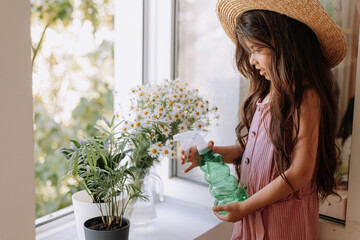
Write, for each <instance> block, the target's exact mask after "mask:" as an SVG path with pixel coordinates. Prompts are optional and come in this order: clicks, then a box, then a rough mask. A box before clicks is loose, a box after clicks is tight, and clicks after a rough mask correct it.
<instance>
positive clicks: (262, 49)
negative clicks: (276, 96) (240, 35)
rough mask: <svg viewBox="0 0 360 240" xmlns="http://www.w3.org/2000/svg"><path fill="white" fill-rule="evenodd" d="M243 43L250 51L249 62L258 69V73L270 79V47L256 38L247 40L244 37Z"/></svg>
mask: <svg viewBox="0 0 360 240" xmlns="http://www.w3.org/2000/svg"><path fill="white" fill-rule="evenodd" d="M244 43H245V45H246V46H247V49H249V51H250V52H249V55H250V59H249V62H250V64H251V65H253V66H254V67H255V68H256V69H257V70H259V73H260V75H262V76H264V77H265V78H266V79H267V80H269V81H271V74H270V62H271V49H270V48H268V47H266V46H265V45H264V44H263V43H261V42H259V41H257V40H252V41H249V40H248V39H244Z"/></svg>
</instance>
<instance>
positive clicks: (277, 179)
mask: <svg viewBox="0 0 360 240" xmlns="http://www.w3.org/2000/svg"><path fill="white" fill-rule="evenodd" d="M217 14H218V17H219V20H220V22H221V24H222V27H223V28H224V30H225V32H226V33H227V35H228V36H229V37H230V38H231V39H232V40H233V42H234V43H235V45H236V54H235V59H236V65H237V68H238V70H239V71H240V73H241V74H243V75H244V76H245V77H247V78H248V79H249V80H250V89H249V92H248V94H247V96H246V98H245V100H244V101H243V103H242V107H241V109H240V112H241V121H240V123H239V124H238V126H237V127H236V134H237V138H238V142H239V143H238V144H236V145H234V146H226V147H219V146H214V143H213V142H210V143H209V147H211V148H212V150H213V152H215V153H219V154H221V155H222V156H223V158H224V161H225V162H226V163H234V164H235V166H236V169H237V173H238V175H239V185H240V186H242V187H244V188H245V189H246V191H247V194H248V197H249V198H248V199H247V200H245V201H243V202H234V203H231V204H227V205H222V206H215V207H214V208H213V211H214V213H215V215H216V216H217V217H218V218H219V219H222V220H224V221H229V222H236V223H235V225H234V231H233V237H232V239H247V240H258V239H274V240H279V239H292V240H293V239H299V240H304V239H317V229H318V213H319V199H320V200H323V199H324V198H325V197H326V196H327V195H329V194H334V192H333V188H334V186H335V181H334V177H333V175H334V171H335V168H336V158H337V156H338V152H337V147H336V146H335V137H336V129H337V118H338V113H337V101H338V100H337V97H338V89H337V84H336V81H335V79H334V77H333V75H332V73H331V71H330V69H331V68H332V67H334V66H336V65H337V64H339V63H340V62H341V60H342V59H343V58H344V56H345V53H346V43H345V40H344V37H343V35H342V34H341V31H340V29H339V28H338V27H337V26H336V24H335V23H334V22H333V21H332V20H331V18H330V17H329V16H328V15H327V14H326V13H325V12H324V10H323V8H322V6H321V5H320V3H319V2H318V1H317V0H296V1H294V0H291V1H290V0H267V1H263V0H219V1H218V3H217ZM199 160H200V156H199V155H198V154H197V152H196V146H192V147H191V149H190V152H189V155H188V156H185V155H184V153H183V155H182V164H184V162H185V161H189V162H191V165H190V166H189V167H188V168H187V169H186V170H185V172H187V171H189V170H191V169H192V168H194V167H196V166H198V165H199ZM240 166H241V167H240ZM219 211H227V212H228V214H226V215H220V214H218V212H219Z"/></svg>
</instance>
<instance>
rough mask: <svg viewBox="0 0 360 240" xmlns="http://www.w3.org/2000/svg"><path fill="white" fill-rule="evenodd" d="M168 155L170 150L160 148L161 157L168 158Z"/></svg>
mask: <svg viewBox="0 0 360 240" xmlns="http://www.w3.org/2000/svg"><path fill="white" fill-rule="evenodd" d="M170 153H171V150H170V148H168V147H162V148H161V155H162V156H165V157H167V156H170Z"/></svg>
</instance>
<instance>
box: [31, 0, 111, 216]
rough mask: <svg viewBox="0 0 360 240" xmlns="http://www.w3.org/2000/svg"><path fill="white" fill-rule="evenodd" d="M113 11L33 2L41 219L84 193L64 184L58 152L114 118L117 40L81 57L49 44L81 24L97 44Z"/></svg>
mask: <svg viewBox="0 0 360 240" xmlns="http://www.w3.org/2000/svg"><path fill="white" fill-rule="evenodd" d="M112 11H113V1H111V0H31V21H32V26H31V29H32V63H33V111H34V161H35V177H36V190H35V193H36V216H37V217H41V216H44V215H46V214H49V213H51V212H54V211H56V210H59V209H61V208H64V207H66V206H69V205H70V204H71V196H72V194H73V193H74V192H76V191H78V190H79V189H80V187H79V186H78V184H77V183H76V181H72V180H68V179H64V175H65V172H66V167H67V161H66V159H64V158H63V157H62V156H61V155H60V154H59V153H57V152H56V150H57V149H59V148H60V147H64V143H68V142H69V140H70V139H77V138H81V137H84V136H93V135H95V134H96V132H94V131H96V129H95V128H93V126H94V125H95V123H96V122H97V121H98V120H99V119H101V118H102V116H105V117H108V118H111V116H112V115H113V94H112V86H113V85H112V78H113V55H114V51H113V49H114V48H113V41H111V40H107V39H103V40H102V41H101V43H98V44H97V45H96V46H95V48H94V49H93V50H91V51H87V52H86V53H84V54H82V55H81V56H80V57H79V56H78V55H77V56H75V53H74V54H72V52H71V51H67V52H66V51H64V52H63V53H62V52H60V51H59V50H58V49H50V50H49V47H48V46H50V45H49V44H47V43H48V42H47V41H51V40H50V39H51V38H50V37H49V36H50V35H51V34H52V35H54V34H57V35H61V34H62V33H64V34H69V31H68V29H69V28H74V25H76V23H78V24H79V23H80V24H81V26H84V25H90V26H91V29H92V31H91V34H92V37H93V38H94V42H96V41H95V40H98V39H99V37H98V35H97V34H98V32H99V31H100V30H104V29H107V30H112V29H113V12H112ZM76 21H77V22H76ZM36 31H37V33H38V34H37V35H36V34H34V32H36ZM33 34H34V35H33ZM35 35H36V36H35ZM69 36H72V35H69ZM75 41H76V40H75ZM64 44H65V43H64ZM74 50H77V49H76V48H74ZM44 76H47V77H44ZM80 82H81V83H80ZM44 86H45V87H44ZM83 86H86V89H88V90H86V89H85V87H83ZM39 89H40V90H39ZM67 91H68V92H69V93H70V94H69V96H67V95H66V92H67ZM71 94H72V96H70V95H71ZM74 96H75V97H74ZM72 99H74V100H73V101H72ZM66 102H72V103H75V104H73V106H72V107H67V106H66V105H65V103H66Z"/></svg>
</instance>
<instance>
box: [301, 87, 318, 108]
mask: <svg viewBox="0 0 360 240" xmlns="http://www.w3.org/2000/svg"><path fill="white" fill-rule="evenodd" d="M320 107H321V102H320V96H319V93H318V92H317V91H316V90H315V89H314V88H310V87H308V88H305V90H304V92H303V96H302V99H301V104H300V109H302V108H305V109H309V110H310V109H314V110H315V109H317V110H320Z"/></svg>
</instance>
